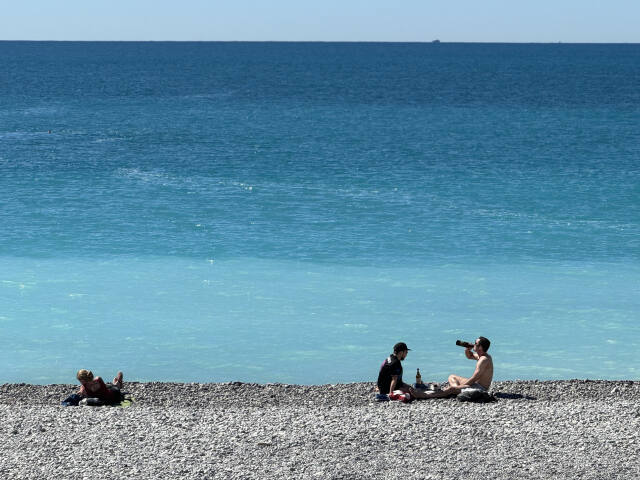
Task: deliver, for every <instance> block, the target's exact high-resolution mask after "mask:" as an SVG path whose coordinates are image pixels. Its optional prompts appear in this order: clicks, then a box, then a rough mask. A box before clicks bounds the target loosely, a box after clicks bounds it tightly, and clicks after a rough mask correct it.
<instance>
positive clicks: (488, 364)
mask: <svg viewBox="0 0 640 480" xmlns="http://www.w3.org/2000/svg"><path fill="white" fill-rule="evenodd" d="M490 345H491V342H490V341H489V339H487V338H485V337H478V338H477V339H476V342H475V345H473V347H467V348H466V349H465V351H464V354H465V355H466V356H467V358H468V359H469V360H476V361H477V363H476V369H475V371H474V372H473V375H471V377H470V378H464V377H460V376H458V375H449V386H448V387H447V388H445V389H444V390H442V391H440V392H426V393H427V398H444V397H450V396H452V395H457V394H459V393H460V392H461V391H462V390H463V389H465V388H476V389H478V390H482V391H485V392H486V391H488V390H489V387H490V386H491V380H493V359H492V358H491V355H489V354H488V353H487V350H489V346H490ZM472 348H473V350H472Z"/></svg>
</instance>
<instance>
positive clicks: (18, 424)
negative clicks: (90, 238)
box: [0, 380, 640, 479]
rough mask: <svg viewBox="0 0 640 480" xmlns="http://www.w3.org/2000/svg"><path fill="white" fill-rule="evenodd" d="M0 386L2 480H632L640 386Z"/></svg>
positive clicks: (637, 454)
mask: <svg viewBox="0 0 640 480" xmlns="http://www.w3.org/2000/svg"><path fill="white" fill-rule="evenodd" d="M76 389H77V386H75V385H28V384H5V385H2V386H0V412H1V414H2V418H3V421H2V422H1V423H0V435H1V436H2V442H0V451H1V454H0V477H1V478H11V479H36V478H63V479H105V478H135V479H152V478H153V479H157V478H172V479H173V478H198V479H200V478H225V479H229V478H234V479H235V478H247V479H249V478H280V479H289V478H291V479H292V478H296V479H299V478H325V479H326V478H354V479H355V478H385V479H392V478H403V479H407V478H434V479H435V478H438V479H442V478H464V479H481V478H482V479H484V478H497V479H512V478H576V479H577V478H581V479H585V478H594V479H595V478H608V479H610V478H620V479H622V478H624V479H629V478H637V477H638V476H639V475H640V382H637V381H589V380H568V381H544V382H538V381H509V382H494V384H493V385H492V389H491V391H492V392H493V393H495V395H496V397H497V398H498V401H497V402H494V403H488V404H474V403H462V402H459V401H457V400H455V399H446V400H424V401H416V402H413V403H411V404H401V403H399V402H385V403H376V402H374V394H373V390H372V389H373V384H372V383H354V384H338V385H322V386H302V385H282V384H267V385H256V384H244V383H219V384H179V383H156V382H149V383H125V391H128V392H130V393H131V394H132V395H133V396H134V397H135V399H136V402H135V403H134V404H133V405H132V406H131V407H129V408H117V407H62V406H61V405H60V401H61V400H63V399H64V398H65V397H67V396H68V395H69V394H71V393H74V392H75V390H76Z"/></svg>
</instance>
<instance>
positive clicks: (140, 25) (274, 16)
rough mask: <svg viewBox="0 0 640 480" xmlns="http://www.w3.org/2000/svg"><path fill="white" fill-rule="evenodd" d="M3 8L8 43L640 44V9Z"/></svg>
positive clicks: (519, 2)
mask: <svg viewBox="0 0 640 480" xmlns="http://www.w3.org/2000/svg"><path fill="white" fill-rule="evenodd" d="M0 3H1V4H2V9H1V11H2V13H1V14H0V40H134V41H144V40H156V41H160V40H175V41H376V42H430V41H432V40H434V39H439V40H441V41H443V42H545V43H546V42H560V41H561V42H564V43H570V42H578V43H585V42H587V43H640V0H609V1H604V0H603V1H596V0H456V1H442V0H440V1H433V0H406V1H403V0H400V1H396V2H392V1H389V0H384V1H383V0H260V1H259V0H226V1H217V0H180V1H178V0H110V1H96V0H81V1H80V0H62V1H59V2H56V1H51V0H47V1H45V0H19V1H12V0H0Z"/></svg>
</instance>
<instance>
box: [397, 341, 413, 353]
mask: <svg viewBox="0 0 640 480" xmlns="http://www.w3.org/2000/svg"><path fill="white" fill-rule="evenodd" d="M405 350H411V349H410V348H409V347H407V344H406V343H404V342H398V343H396V344H395V345H394V346H393V353H398V352H404V351H405Z"/></svg>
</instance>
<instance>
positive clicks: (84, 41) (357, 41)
mask: <svg viewBox="0 0 640 480" xmlns="http://www.w3.org/2000/svg"><path fill="white" fill-rule="evenodd" d="M0 42H14V43H17V42H24V43H37V42H48V43H72V42H78V43H380V44H382V43H395V44H404V43H411V44H495V45H640V42H573V41H567V42H565V41H562V40H559V41H547V42H542V41H464V40H462V41H457V40H452V41H448V40H439V39H437V38H436V39H433V40H78V39H75V40H25V39H20V40H11V39H0Z"/></svg>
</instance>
